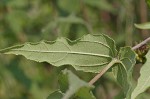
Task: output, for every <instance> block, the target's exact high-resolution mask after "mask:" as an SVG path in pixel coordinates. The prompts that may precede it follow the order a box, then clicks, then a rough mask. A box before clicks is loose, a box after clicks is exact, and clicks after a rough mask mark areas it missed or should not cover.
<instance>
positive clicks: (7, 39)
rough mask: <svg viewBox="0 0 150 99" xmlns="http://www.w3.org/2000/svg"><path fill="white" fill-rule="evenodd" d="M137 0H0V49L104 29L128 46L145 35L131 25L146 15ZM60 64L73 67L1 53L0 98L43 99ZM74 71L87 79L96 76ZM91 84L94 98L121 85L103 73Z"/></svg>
mask: <svg viewBox="0 0 150 99" xmlns="http://www.w3.org/2000/svg"><path fill="white" fill-rule="evenodd" d="M140 1H142V0H0V48H5V47H8V46H11V45H15V44H18V43H24V42H26V41H28V42H38V41H40V40H42V39H45V40H55V39H56V38H57V37H60V36H64V37H67V38H69V39H71V40H75V39H77V38H79V37H81V36H82V35H84V34H88V33H91V34H99V33H106V34H107V35H109V36H111V37H113V38H114V40H115V41H116V43H117V45H118V46H124V45H132V43H133V44H134V42H135V41H137V40H140V39H143V38H145V37H147V36H149V34H145V33H144V32H141V31H140V30H138V29H135V28H134V23H142V19H146V20H148V19H147V17H148V16H149V15H150V14H144V15H145V16H142V15H143V14H142V15H141V12H142V10H140V9H141V6H140V5H141V4H142V3H141V2H140ZM144 11H147V12H148V11H149V9H147V8H146V9H144ZM147 12H146V13H147ZM135 35H136V36H135ZM65 67H67V68H70V69H72V70H73V71H74V69H73V68H71V67H69V66H64V67H61V68H55V67H53V66H51V65H49V64H47V63H36V62H33V61H29V60H26V59H25V58H24V57H15V56H13V55H9V56H5V55H0V99H45V98H46V97H47V96H48V95H49V93H51V92H53V91H55V90H57V88H58V87H59V86H58V84H57V82H58V81H57V80H58V79H57V76H58V74H59V72H60V71H61V69H63V68H65ZM74 72H75V73H76V74H77V75H78V76H79V77H80V78H82V79H84V80H86V81H89V80H90V79H91V78H92V77H93V76H94V75H95V74H92V75H91V74H90V73H83V72H80V71H74ZM95 85H96V86H97V87H96V89H95V90H94V91H93V93H94V94H95V95H96V97H97V99H106V98H110V97H114V95H116V93H118V92H119V90H120V88H118V87H116V86H117V84H116V83H115V81H114V80H112V79H111V77H110V75H109V76H108V75H107V74H106V75H105V76H103V77H102V79H100V80H99V81H98V82H97V83H96V84H95ZM100 93H101V94H100ZM142 97H144V96H142Z"/></svg>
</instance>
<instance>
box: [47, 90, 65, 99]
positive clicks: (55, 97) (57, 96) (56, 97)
mask: <svg viewBox="0 0 150 99" xmlns="http://www.w3.org/2000/svg"><path fill="white" fill-rule="evenodd" d="M62 97H63V94H62V93H61V92H60V91H55V92H53V93H51V94H50V95H49V96H48V97H47V99H61V98H62Z"/></svg>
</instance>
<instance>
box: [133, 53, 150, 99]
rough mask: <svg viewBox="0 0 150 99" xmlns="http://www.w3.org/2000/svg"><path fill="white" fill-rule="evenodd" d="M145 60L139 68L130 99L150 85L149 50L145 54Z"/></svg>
mask: <svg viewBox="0 0 150 99" xmlns="http://www.w3.org/2000/svg"><path fill="white" fill-rule="evenodd" d="M146 58H147V61H146V63H145V64H144V65H143V66H142V68H141V70H140V74H141V75H140V77H139V79H138V83H137V86H136V88H135V89H134V91H133V93H132V96H131V99H135V98H136V97H137V96H138V95H139V94H141V93H142V92H144V91H145V90H146V89H147V88H149V87H150V51H149V52H148V53H147V55H146Z"/></svg>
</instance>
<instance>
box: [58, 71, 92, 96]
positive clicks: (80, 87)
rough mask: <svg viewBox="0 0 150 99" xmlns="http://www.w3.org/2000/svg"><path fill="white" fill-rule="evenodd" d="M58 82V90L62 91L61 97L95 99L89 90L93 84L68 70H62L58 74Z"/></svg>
mask: <svg viewBox="0 0 150 99" xmlns="http://www.w3.org/2000/svg"><path fill="white" fill-rule="evenodd" d="M64 78H65V79H64ZM66 78H67V79H66ZM62 82H63V83H62ZM59 84H60V90H61V91H62V92H64V96H63V98H62V99H70V98H71V99H95V97H94V96H93V94H92V93H91V92H90V90H91V89H92V88H93V86H90V85H89V84H88V83H86V82H84V81H82V80H81V79H79V78H78V77H77V76H76V75H74V74H73V73H72V72H71V71H69V70H64V71H63V73H62V74H61V75H60V76H59ZM66 85H68V86H66Z"/></svg>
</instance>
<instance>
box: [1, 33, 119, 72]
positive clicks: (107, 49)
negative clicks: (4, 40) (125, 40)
mask: <svg viewBox="0 0 150 99" xmlns="http://www.w3.org/2000/svg"><path fill="white" fill-rule="evenodd" d="M0 52H1V53H5V54H16V55H23V56H25V57H26V58H27V59H30V60H34V61H37V62H48V63H50V64H52V65H54V66H61V65H72V66H73V67H74V68H75V69H77V70H83V71H86V72H94V73H98V72H99V71H100V70H101V69H102V68H103V67H104V66H106V65H107V64H108V63H109V62H110V61H111V60H112V59H113V58H114V57H115V56H116V52H117V51H116V49H115V44H114V41H113V40H112V39H111V38H109V37H108V36H106V35H103V34H101V35H91V34H89V35H86V36H83V37H82V38H81V39H78V40H76V41H70V40H68V39H65V38H58V39H57V40H56V41H50V42H47V41H41V42H39V43H35V44H33V43H25V44H24V45H19V46H14V47H10V48H7V49H4V50H1V51H0Z"/></svg>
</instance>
